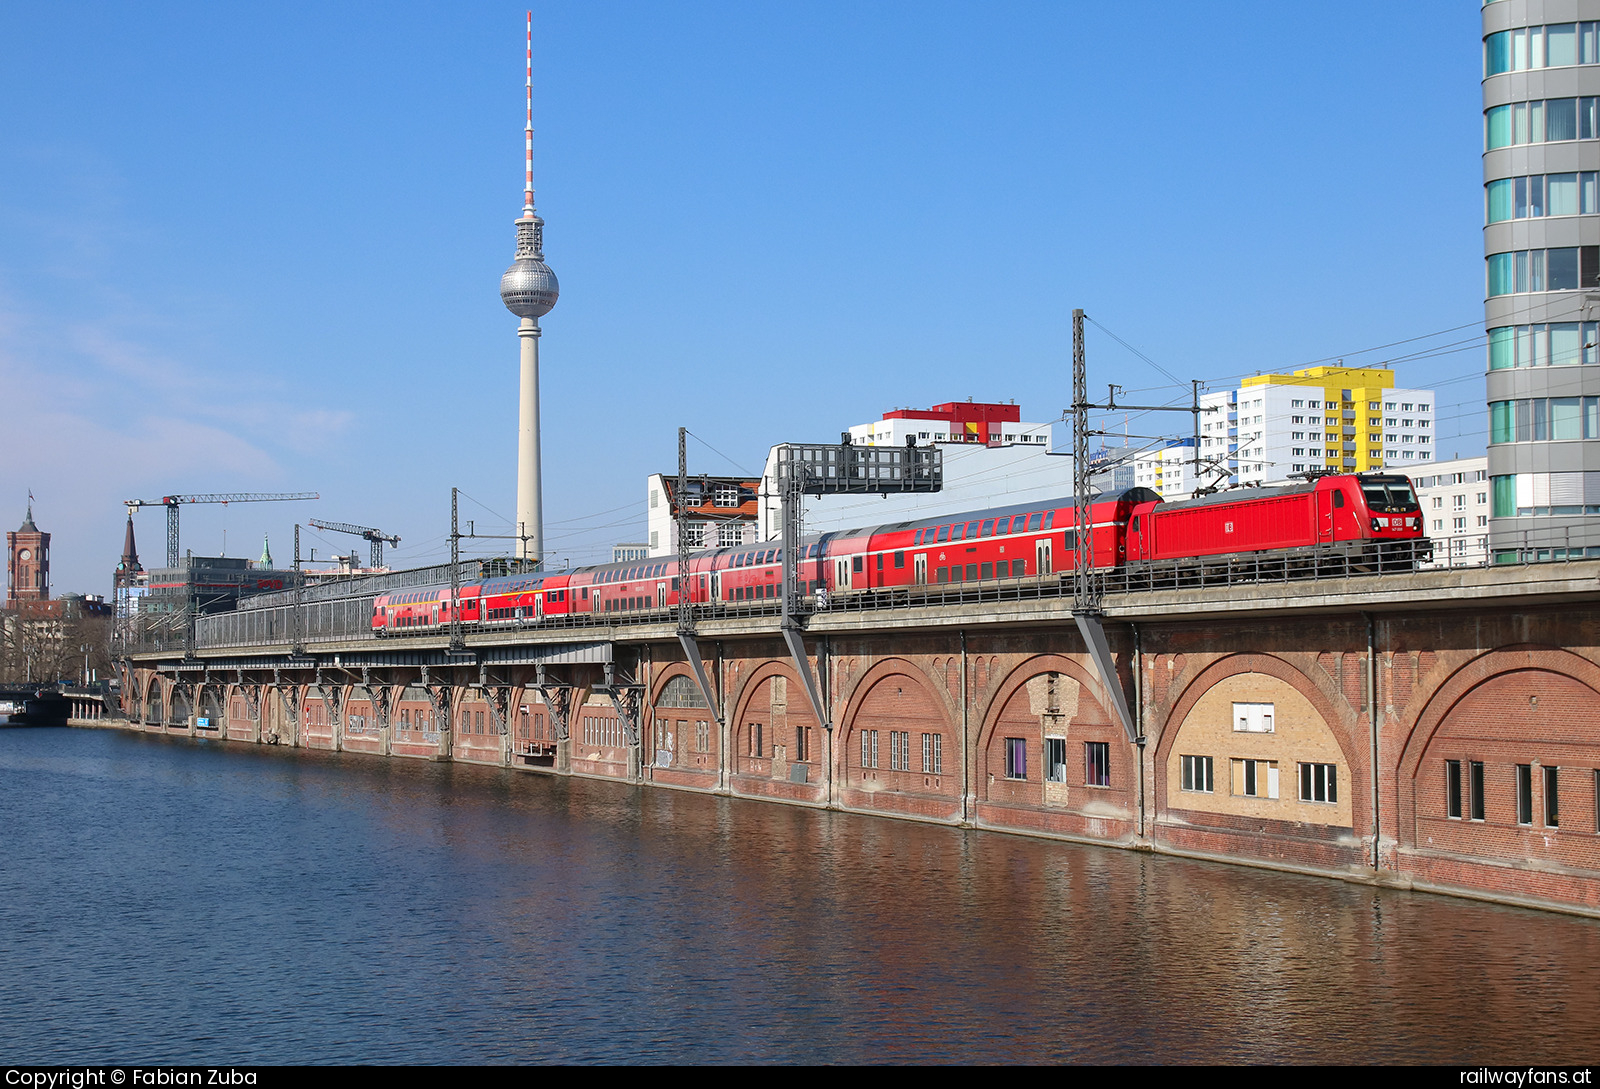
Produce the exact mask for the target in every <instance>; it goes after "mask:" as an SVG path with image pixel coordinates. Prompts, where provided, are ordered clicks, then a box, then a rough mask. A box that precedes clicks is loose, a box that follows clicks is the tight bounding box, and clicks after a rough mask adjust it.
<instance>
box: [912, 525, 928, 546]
mask: <svg viewBox="0 0 1600 1089" xmlns="http://www.w3.org/2000/svg"><path fill="white" fill-rule="evenodd" d="M925 532H927V531H926V530H921V529H919V530H917V535H916V536H915V537H913V538H911V543H912V544H913V545H919V544H921V543H922V535H923V533H925Z"/></svg>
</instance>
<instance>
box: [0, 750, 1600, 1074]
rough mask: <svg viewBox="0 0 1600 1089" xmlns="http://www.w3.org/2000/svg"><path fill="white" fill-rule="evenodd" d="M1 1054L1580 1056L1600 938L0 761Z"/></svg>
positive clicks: (454, 798)
mask: <svg viewBox="0 0 1600 1089" xmlns="http://www.w3.org/2000/svg"><path fill="white" fill-rule="evenodd" d="M0 828H4V829H5V830H6V839H5V844H6V846H5V859H6V865H5V867H4V868H3V871H0V892H3V896H4V901H3V902H4V903H5V904H6V905H7V908H8V912H7V915H8V926H9V927H10V931H9V933H8V934H7V936H6V940H5V941H4V942H0V1043H3V1044H4V1045H5V1046H6V1048H7V1053H8V1054H10V1055H13V1056H15V1057H17V1059H18V1060H19V1061H20V1060H27V1061H38V1062H44V1061H60V1062H67V1061H71V1062H93V1061H134V1060H138V1061H143V1062H154V1061H172V1062H176V1061H195V1062H200V1061H212V1062H215V1061H234V1062H249V1061H269V1062H272V1061H275V1062H293V1061H314V1062H339V1061H390V1062H414V1061H415V1062H421V1061H443V1062H496V1061H538V1060H541V1059H542V1060H550V1061H565V1062H581V1061H611V1062H626V1061H654V1062H683V1061H715V1062H774V1061H787V1062H795V1061H818V1062H915V1061H986V1062H1024V1061H1061V1060H1074V1061H1091V1062H1148V1061H1156V1062H1184V1061H1189V1062H1215V1061H1222V1062H1372V1061H1381V1062H1391V1061H1418V1062H1491V1063H1492V1062H1501V1061H1506V1062H1517V1063H1526V1062H1582V1061H1585V1060H1586V1059H1588V1058H1590V1057H1591V1056H1592V1054H1593V1051H1594V1045H1595V1042H1596V1034H1597V1030H1596V1026H1597V1025H1600V1016H1597V1014H1600V1010H1597V1008H1596V1006H1597V1003H1600V986H1597V984H1600V979H1597V973H1600V968H1597V967H1596V966H1597V965H1600V948H1597V939H1600V926H1597V925H1596V924H1595V923H1593V922H1590V921H1587V920H1581V919H1571V918H1565V917H1560V916H1553V915H1543V914H1539V913H1535V912H1528V911H1521V910H1517V909H1510V908H1499V907H1495V906H1491V905H1483V904H1476V903H1472V902H1468V901H1461V900H1453V899H1448V898H1444V897H1437V896H1428V895H1421V894H1416V895H1413V894H1405V893H1397V892H1390V891H1385V890H1374V889H1370V888H1365V887H1362V886H1355V885H1347V884H1341V883H1338V882H1332V881H1326V880H1319V879H1315V878H1304V877H1298V876H1293V875H1284V874H1274V873H1267V872H1262V871H1253V870H1246V869H1241V868H1237V867H1229V866H1221V865H1210V864H1205V863H1197V862H1189V861H1185V860H1179V859H1172V858H1164V857H1154V856H1147V855H1139V854H1133V853H1129V852H1123V851H1115V850H1110V849H1103V848H1093V847H1082V846H1076V845H1070V844H1058V843H1050V842H1045V841H1039V840H1029V839H1023V838H1020V837H1012V836H1005V835H998V834H987V833H963V832H959V831H955V830H952V829H949V828H944V827H938V826H929V825H919V824H914V823H908V822H898V821H890V820H883V819H878V818H868V817H859V816H854V815H848V814H838V813H828V812H820V811H816V810H808V809H795V808H790V807H785V806H780V805H773V804H768V803H761V802H742V801H730V800H728V799H721V798H712V797H707V796H703V795H695V794H687V793H681V792H675V791H670V790H661V789H644V788H636V787H628V786H623V785H618V784H615V783H605V782H594V781H587V780H572V779H557V778H551V777H535V776H531V775H527V774H524V773H515V772H507V771H501V770H497V769H486V768H475V767H466V766H462V765H453V764H429V763H422V762H413V761H400V760H391V761H383V760H375V759H372V758H369V757H357V756H338V755H333V754H326V753H321V754H318V753H304V752H294V751H286V750H271V749H260V748H253V747H223V746H219V745H217V744H214V743H192V742H185V741H175V740H170V739H160V738H150V737H140V736H132V735H123V734H116V733H110V732H100V731H79V730H73V731H62V730H55V731H43V730H11V731H5V732H4V733H3V734H0Z"/></svg>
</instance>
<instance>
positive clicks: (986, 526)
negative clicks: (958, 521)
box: [978, 518, 994, 537]
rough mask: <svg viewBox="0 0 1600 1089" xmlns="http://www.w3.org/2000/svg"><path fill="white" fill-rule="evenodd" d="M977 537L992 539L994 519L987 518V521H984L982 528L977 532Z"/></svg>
mask: <svg viewBox="0 0 1600 1089" xmlns="http://www.w3.org/2000/svg"><path fill="white" fill-rule="evenodd" d="M978 536H980V537H993V536H994V519H993V518H989V519H986V520H985V521H984V523H983V528H982V529H980V530H979V531H978Z"/></svg>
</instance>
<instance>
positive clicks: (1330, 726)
mask: <svg viewBox="0 0 1600 1089" xmlns="http://www.w3.org/2000/svg"><path fill="white" fill-rule="evenodd" d="M1319 668H1320V667H1319ZM1244 673H1259V674H1262V675H1263V676H1267V677H1272V678H1274V679H1276V680H1279V681H1282V682H1283V683H1284V684H1287V685H1288V686H1289V687H1290V688H1292V689H1294V691H1295V692H1297V693H1299V694H1300V695H1301V696H1303V697H1304V698H1305V699H1306V700H1307V702H1309V703H1310V704H1311V708H1312V710H1314V711H1315V712H1316V713H1317V715H1318V716H1319V717H1320V718H1321V719H1322V722H1323V725H1324V726H1325V727H1326V728H1327V730H1328V733H1329V734H1330V735H1331V736H1332V738H1333V741H1334V744H1336V745H1337V746H1338V747H1339V754H1340V756H1341V757H1342V758H1343V760H1344V763H1345V766H1346V767H1348V768H1349V769H1350V784H1349V788H1348V796H1349V798H1350V802H1351V806H1350V817H1351V822H1352V825H1353V827H1354V829H1355V832H1356V834H1358V835H1362V834H1370V833H1371V831H1372V829H1371V821H1372V812H1371V807H1370V806H1369V805H1366V804H1364V803H1363V802H1361V801H1358V799H1366V798H1368V797H1370V795H1371V791H1372V779H1371V776H1372V774H1373V773H1372V769H1371V768H1369V767H1368V766H1367V763H1368V761H1367V759H1366V756H1365V749H1364V748H1363V747H1362V746H1360V745H1358V744H1357V738H1356V737H1355V729H1356V727H1357V725H1358V724H1359V721H1360V714H1359V712H1357V711H1355V710H1354V709H1352V708H1351V707H1350V706H1349V704H1348V703H1346V702H1345V701H1344V699H1343V696H1342V694H1341V693H1340V692H1339V691H1338V690H1337V688H1336V687H1335V686H1334V684H1333V681H1332V677H1328V679H1327V682H1326V683H1324V682H1323V681H1321V680H1319V679H1317V678H1316V677H1314V676H1313V675H1311V674H1309V673H1307V672H1306V671H1305V670H1302V669H1300V668H1299V667H1297V666H1295V665H1294V664H1292V663H1291V662H1289V661H1287V660H1285V659H1283V658H1280V657H1278V656H1277V655H1275V654H1229V655H1226V656H1224V657H1222V658H1219V659H1217V660H1216V661H1214V662H1212V663H1211V664H1210V665H1208V666H1206V667H1205V668H1204V669H1202V670H1200V671H1199V672H1197V673H1196V674H1195V675H1194V677H1193V678H1192V679H1191V680H1189V681H1188V682H1187V683H1185V684H1184V686H1183V689H1182V691H1181V692H1180V693H1179V695H1178V698H1177V699H1176V700H1174V701H1173V703H1172V708H1171V710H1170V711H1169V712H1168V714H1167V718H1166V721H1164V722H1163V723H1161V727H1160V740H1159V741H1158V742H1157V743H1156V747H1155V759H1154V768H1153V772H1154V774H1153V779H1154V783H1153V786H1154V793H1155V797H1156V799H1157V809H1158V811H1159V810H1164V809H1165V808H1166V807H1167V805H1168V804H1170V803H1169V802H1168V799H1169V798H1170V797H1171V795H1172V793H1173V790H1174V788H1173V787H1172V785H1171V784H1169V783H1168V782H1167V762H1168V760H1169V759H1170V758H1171V755H1172V747H1173V746H1174V745H1176V744H1177V741H1178V734H1179V732H1180V731H1181V730H1182V728H1183V724H1184V722H1185V721H1186V720H1187V719H1188V717H1189V714H1190V712H1192V711H1193V710H1194V707H1195V704H1197V703H1199V702H1200V698H1201V697H1202V696H1204V695H1205V694H1206V693H1207V692H1209V691H1211V689H1213V688H1215V687H1216V686H1217V685H1218V684H1220V683H1222V682H1223V681H1224V680H1226V679H1227V678H1229V677H1236V676H1239V675H1240V674H1244ZM1323 674H1324V676H1327V672H1326V670H1324V671H1323Z"/></svg>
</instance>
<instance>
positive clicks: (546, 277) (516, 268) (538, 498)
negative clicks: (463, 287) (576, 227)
mask: <svg viewBox="0 0 1600 1089" xmlns="http://www.w3.org/2000/svg"><path fill="white" fill-rule="evenodd" d="M524 138H525V145H526V146H525V155H526V164H525V167H526V173H525V183H524V186H523V200H522V216H521V217H520V218H519V219H518V220H517V256H516V259H515V260H514V261H512V262H511V267H510V268H508V269H506V271H505V275H504V276H501V277H500V300H501V301H502V302H504V303H505V304H506V309H507V310H510V311H511V312H512V313H513V314H515V315H517V317H519V318H521V319H522V324H521V325H520V326H519V327H518V329H517V336H518V337H519V338H521V341H522V380H521V385H520V387H519V395H518V397H517V527H516V533H517V534H518V535H519V536H520V537H521V541H520V543H519V546H518V549H517V553H518V555H520V556H522V557H523V558H525V559H530V560H533V561H535V562H539V563H542V562H543V560H544V496H543V491H542V488H541V486H540V472H539V319H540V318H542V317H544V316H545V315H546V314H548V313H549V312H550V309H551V308H552V307H553V306H555V304H556V297H557V296H558V295H559V294H560V290H561V288H560V285H559V284H557V283H556V274H555V273H553V272H551V271H550V266H549V265H547V264H545V263H544V220H542V219H540V218H539V214H538V213H537V212H535V211H534V210H533V12H531V11H530V12H528V120H527V127H526V128H525V129H524Z"/></svg>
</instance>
